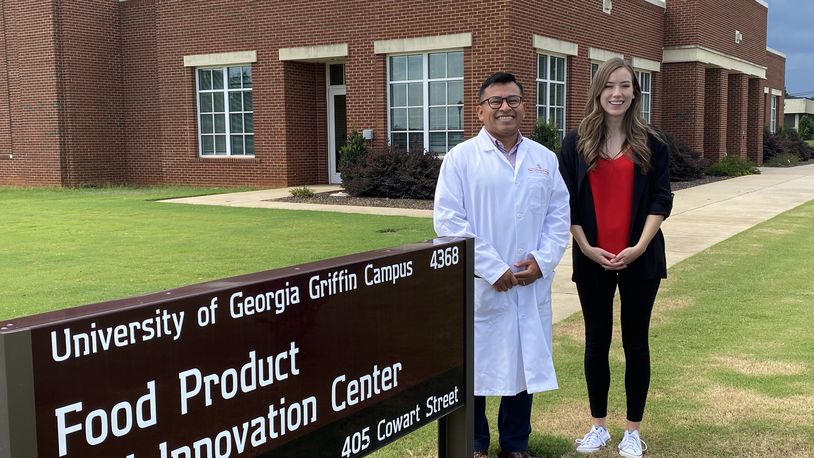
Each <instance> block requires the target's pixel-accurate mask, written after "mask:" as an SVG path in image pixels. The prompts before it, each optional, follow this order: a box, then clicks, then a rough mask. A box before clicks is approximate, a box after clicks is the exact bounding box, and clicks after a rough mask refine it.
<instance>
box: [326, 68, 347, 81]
mask: <svg viewBox="0 0 814 458" xmlns="http://www.w3.org/2000/svg"><path fill="white" fill-rule="evenodd" d="M328 73H329V74H330V84H331V86H341V85H343V84H345V65H344V64H331V65H329V66H328Z"/></svg>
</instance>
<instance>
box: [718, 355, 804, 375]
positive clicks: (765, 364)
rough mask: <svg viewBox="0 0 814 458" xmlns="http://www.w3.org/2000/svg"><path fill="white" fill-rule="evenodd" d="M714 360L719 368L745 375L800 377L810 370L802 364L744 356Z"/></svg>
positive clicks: (722, 357) (723, 357)
mask: <svg viewBox="0 0 814 458" xmlns="http://www.w3.org/2000/svg"><path fill="white" fill-rule="evenodd" d="M714 360H715V362H716V363H717V364H718V365H719V366H722V367H724V368H726V369H730V370H733V371H735V372H738V373H739V374H744V375H766V376H769V375H800V374H802V373H804V372H806V371H808V369H809V367H808V366H807V365H805V364H802V363H795V362H790V361H776V360H760V359H755V358H747V357H742V356H716V357H715V358H714Z"/></svg>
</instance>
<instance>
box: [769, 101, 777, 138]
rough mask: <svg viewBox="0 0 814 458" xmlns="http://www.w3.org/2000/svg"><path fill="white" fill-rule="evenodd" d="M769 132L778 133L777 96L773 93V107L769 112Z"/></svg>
mask: <svg viewBox="0 0 814 458" xmlns="http://www.w3.org/2000/svg"><path fill="white" fill-rule="evenodd" d="M769 132H771V133H773V134H775V133H777V96H776V95H772V108H771V112H770V114H769Z"/></svg>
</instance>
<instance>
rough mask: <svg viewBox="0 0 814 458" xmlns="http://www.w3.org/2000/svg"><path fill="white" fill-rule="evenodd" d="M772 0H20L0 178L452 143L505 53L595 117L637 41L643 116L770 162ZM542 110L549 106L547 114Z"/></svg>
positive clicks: (213, 180)
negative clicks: (598, 79)
mask: <svg viewBox="0 0 814 458" xmlns="http://www.w3.org/2000/svg"><path fill="white" fill-rule="evenodd" d="M767 11H768V6H767V4H766V3H765V2H764V1H763V0H666V2H665V1H664V0H616V1H614V2H612V3H611V1H610V0H569V1H564V0H538V1H531V0H492V1H489V2H486V1H477V0H460V1H446V0H441V1H437V0H423V1H421V0H413V1H403V2H390V1H384V0H372V1H371V0H367V1H358V0H346V1H339V2H337V1H323V0H317V1H311V2H280V1H271V0H269V1H254V0H228V1H227V0H197V1H180V0H123V1H116V0H73V1H70V2H66V1H59V0H43V1H39V2H31V1H30V0H6V1H4V2H2V3H0V16H2V21H0V40H2V45H3V46H2V47H0V184H24V185H58V186H59V185H62V186H82V185H89V184H105V183H128V184H159V183H181V184H195V185H252V186H286V185H298V184H314V183H326V182H336V181H338V175H337V173H336V170H335V167H336V154H335V151H336V146H337V143H338V142H341V141H342V139H344V137H345V135H346V133H347V132H349V131H350V130H360V131H361V130H365V129H366V130H368V131H369V132H370V133H371V134H372V136H373V142H374V144H378V145H381V144H384V142H387V141H390V142H392V143H395V144H400V145H408V144H409V145H416V146H418V147H421V148H425V149H427V150H430V151H438V152H444V151H446V150H447V149H448V148H449V147H451V146H453V145H454V144H456V143H458V142H460V141H462V140H463V139H464V138H467V137H470V136H472V135H474V134H475V133H476V132H477V129H478V127H479V123H478V121H477V118H476V116H475V110H474V107H475V104H476V103H477V94H476V93H477V89H478V86H479V84H480V82H481V81H482V80H483V79H484V78H485V77H486V76H488V75H489V74H491V73H492V72H493V71H496V70H506V71H510V72H513V73H515V74H517V75H518V77H519V79H520V80H521V82H523V83H524V86H525V100H526V113H527V116H526V121H525V123H524V125H523V126H522V129H523V131H525V132H530V131H531V130H532V128H533V125H534V122H535V120H536V119H537V118H543V119H546V120H551V121H554V122H556V123H557V124H558V125H559V126H560V127H561V128H562V130H563V131H567V130H568V129H570V128H573V127H575V126H576V125H577V124H578V122H579V120H580V119H581V117H582V115H583V111H584V105H585V102H586V91H587V87H588V84H589V82H590V78H591V74H592V71H593V70H594V69H595V67H596V65H597V64H598V63H599V62H601V61H603V60H605V59H607V58H608V57H610V56H623V57H624V58H625V59H626V60H627V61H629V62H630V63H631V64H632V65H633V67H635V68H636V70H637V76H638V77H639V79H640V81H641V84H642V86H643V88H644V90H645V94H644V97H645V103H644V111H645V113H644V114H645V116H646V117H647V118H648V119H649V120H650V121H651V122H652V123H653V124H654V125H656V126H658V127H661V128H663V129H665V130H667V131H670V132H673V133H675V134H677V135H678V136H679V137H680V138H681V139H682V140H683V141H685V142H686V143H687V144H688V145H689V146H691V147H692V148H693V149H695V150H697V151H700V152H703V154H704V155H705V156H707V157H710V158H713V159H717V158H720V157H723V156H724V155H726V154H730V155H731V154H734V155H738V156H741V157H745V158H749V159H751V160H754V161H758V162H760V161H761V151H762V146H761V144H762V135H763V126H764V125H774V126H777V125H779V124H782V120H783V101H782V95H783V91H782V90H783V87H784V83H783V82H784V66H785V58H784V56H783V55H782V54H780V53H779V52H777V51H772V50H769V49H768V48H767V47H766V18H767ZM535 114H536V116H535Z"/></svg>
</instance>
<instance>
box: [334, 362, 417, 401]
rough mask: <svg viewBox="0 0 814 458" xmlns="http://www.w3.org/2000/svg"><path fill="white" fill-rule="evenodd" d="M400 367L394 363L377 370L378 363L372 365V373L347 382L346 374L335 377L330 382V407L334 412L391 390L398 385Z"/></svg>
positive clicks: (399, 364)
mask: <svg viewBox="0 0 814 458" xmlns="http://www.w3.org/2000/svg"><path fill="white" fill-rule="evenodd" d="M401 369H402V366H401V363H395V364H393V365H392V366H387V367H385V368H384V369H382V370H379V366H378V365H374V366H373V372H372V373H370V374H365V375H363V376H361V377H359V378H358V379H353V380H351V381H349V382H347V383H345V381H346V380H347V375H346V374H342V375H340V376H339V377H336V378H335V379H334V381H333V383H331V407H333V410H334V412H339V411H340V410H345V409H346V408H347V407H348V406H352V405H356V404H359V403H360V402H363V401H366V400H368V399H370V398H372V397H373V396H376V395H378V394H381V393H384V392H385V391H390V390H392V389H393V388H395V387H397V386H399V378H398V377H399V372H400V371H401ZM338 395H342V396H341V397H340V396H338Z"/></svg>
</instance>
